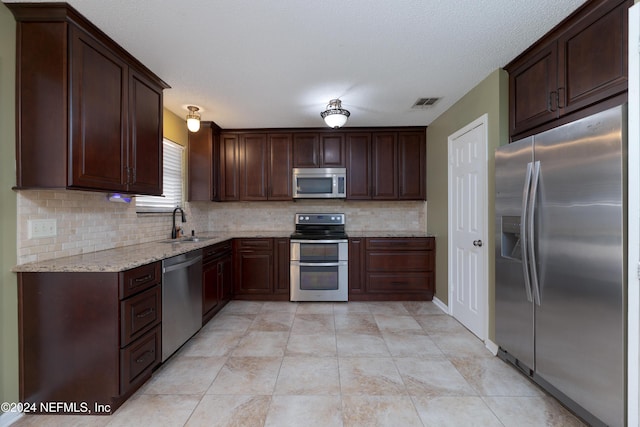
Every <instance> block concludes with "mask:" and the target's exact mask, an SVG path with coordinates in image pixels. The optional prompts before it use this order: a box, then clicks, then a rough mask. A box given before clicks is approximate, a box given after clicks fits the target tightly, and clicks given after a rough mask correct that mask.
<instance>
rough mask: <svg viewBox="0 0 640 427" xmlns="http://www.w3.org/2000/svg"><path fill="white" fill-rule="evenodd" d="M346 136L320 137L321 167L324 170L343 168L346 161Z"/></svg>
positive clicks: (331, 135) (330, 135)
mask: <svg viewBox="0 0 640 427" xmlns="http://www.w3.org/2000/svg"><path fill="white" fill-rule="evenodd" d="M345 152H346V151H345V146H344V134H342V133H337V134H334V133H331V134H327V135H325V134H322V135H321V137H320V156H319V157H320V166H322V167H324V168H343V167H345V165H346V164H347V162H346V160H345Z"/></svg>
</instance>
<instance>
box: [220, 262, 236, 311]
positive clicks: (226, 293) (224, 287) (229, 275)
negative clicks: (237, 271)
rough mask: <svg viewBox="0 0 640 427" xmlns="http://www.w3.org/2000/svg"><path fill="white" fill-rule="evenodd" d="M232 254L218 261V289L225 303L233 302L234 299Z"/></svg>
mask: <svg viewBox="0 0 640 427" xmlns="http://www.w3.org/2000/svg"><path fill="white" fill-rule="evenodd" d="M232 259H233V258H232V257H231V253H229V254H228V255H225V256H224V257H223V258H221V259H220V261H218V265H219V270H220V271H219V272H218V289H219V290H220V291H221V297H220V298H221V300H222V301H223V302H228V301H231V299H232V298H233V262H232Z"/></svg>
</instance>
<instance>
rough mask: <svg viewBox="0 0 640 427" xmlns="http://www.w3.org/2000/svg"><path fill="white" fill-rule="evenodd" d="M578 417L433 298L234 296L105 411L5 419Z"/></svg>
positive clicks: (545, 420) (478, 420)
mask: <svg viewBox="0 0 640 427" xmlns="http://www.w3.org/2000/svg"><path fill="white" fill-rule="evenodd" d="M141 425H144V426H189V427H191V426H239V427H248V426H269V427H271V426H277V427H282V426H304V427H312V426H321V427H331V426H367V427H369V426H394V427H396V426H403V427H408V426H438V427H442V426H465V427H467V426H517V427H522V426H579V425H582V423H580V421H578V420H577V419H576V418H575V417H574V416H572V415H571V414H570V413H569V412H567V411H566V410H565V409H564V408H563V407H562V406H561V405H560V404H559V403H557V401H555V400H554V399H553V398H551V397H549V396H547V395H546V394H545V393H544V392H543V391H541V390H540V389H539V388H538V387H537V386H535V385H534V384H532V383H531V382H530V381H529V380H527V379H526V378H525V377H524V376H522V375H521V374H520V373H518V372H517V371H516V370H515V369H513V368H511V367H510V366H508V365H506V364H505V363H504V362H502V361H501V360H500V359H498V358H496V357H494V356H493V355H492V354H491V353H490V352H489V351H488V350H487V349H486V348H485V347H484V345H483V343H482V342H481V341H479V340H478V339H477V338H476V337H475V336H473V335H472V334H471V333H470V332H468V331H467V330H466V329H465V328H464V327H462V326H461V325H460V324H459V323H458V322H457V321H456V320H454V319H453V318H451V317H449V316H448V315H445V314H444V313H443V312H442V311H441V310H440V309H439V308H437V307H436V306H435V305H434V304H433V303H431V302H372V303H358V302H350V303H335V304H334V303H290V302H264V303H263V302H253V301H251V302H249V301H232V302H231V303H229V304H228V305H227V306H226V307H225V308H224V309H223V310H222V311H221V312H220V313H219V314H218V315H217V316H216V317H215V318H214V319H213V320H211V321H210V322H209V323H208V324H207V325H206V326H205V327H203V328H202V329H201V330H200V332H198V334H196V335H195V336H194V337H193V338H192V339H191V340H190V341H189V342H188V343H187V344H186V345H185V346H183V347H182V348H181V349H180V350H179V351H178V352H177V353H176V354H175V355H174V356H173V357H172V358H171V359H169V360H168V361H167V362H166V363H165V364H164V365H163V366H162V367H161V368H160V369H158V370H157V371H156V372H155V373H154V375H153V377H152V378H151V380H149V381H148V382H147V383H146V384H145V385H144V386H143V387H142V388H141V389H140V390H139V391H138V392H137V393H136V394H134V395H133V396H132V397H131V398H130V399H129V400H128V401H127V402H126V403H125V404H124V405H123V406H122V407H121V408H120V409H118V411H116V413H115V414H113V415H111V416H102V417H94V416H87V417H82V416H46V415H41V416H37V415H31V416H24V417H22V418H21V419H19V420H18V422H16V423H15V424H14V426H16V427H18V426H141Z"/></svg>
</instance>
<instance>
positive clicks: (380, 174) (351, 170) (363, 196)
mask: <svg viewBox="0 0 640 427" xmlns="http://www.w3.org/2000/svg"><path fill="white" fill-rule="evenodd" d="M346 140H347V144H346V145H347V147H346V150H347V200H426V133H425V131H424V129H423V130H415V131H385V130H377V131H373V132H359V133H348V134H347V138H346Z"/></svg>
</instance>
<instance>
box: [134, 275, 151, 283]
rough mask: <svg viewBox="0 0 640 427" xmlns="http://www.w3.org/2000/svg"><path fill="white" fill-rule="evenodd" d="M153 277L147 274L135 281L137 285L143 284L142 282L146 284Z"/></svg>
mask: <svg viewBox="0 0 640 427" xmlns="http://www.w3.org/2000/svg"><path fill="white" fill-rule="evenodd" d="M152 277H153V276H152V275H151V273H149V274H147V275H146V276H142V277H137V278H135V279H134V281H135V282H136V283H141V282H146V281H148V280H151V278H152Z"/></svg>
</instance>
